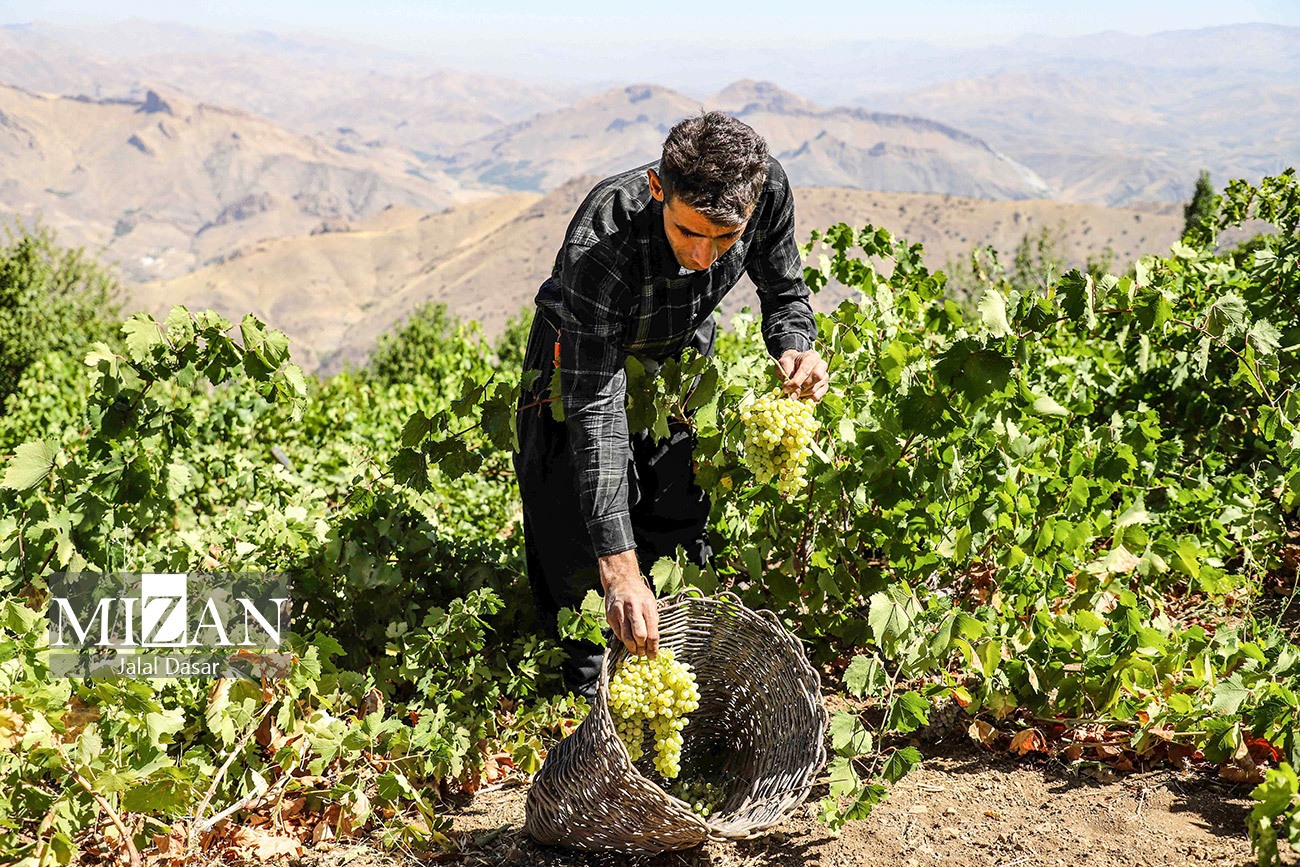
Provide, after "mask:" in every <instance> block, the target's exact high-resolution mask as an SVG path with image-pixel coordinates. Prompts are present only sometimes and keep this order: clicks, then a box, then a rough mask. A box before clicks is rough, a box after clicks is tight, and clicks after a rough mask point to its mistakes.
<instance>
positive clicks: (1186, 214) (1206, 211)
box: [1183, 169, 1217, 245]
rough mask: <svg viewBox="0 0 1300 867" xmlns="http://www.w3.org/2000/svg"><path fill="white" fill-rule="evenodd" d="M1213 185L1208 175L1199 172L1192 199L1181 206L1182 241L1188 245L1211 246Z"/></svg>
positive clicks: (1214, 208)
mask: <svg viewBox="0 0 1300 867" xmlns="http://www.w3.org/2000/svg"><path fill="white" fill-rule="evenodd" d="M1216 209H1217V205H1216V204H1215V195H1214V185H1213V184H1212V183H1210V173H1209V172H1207V171H1205V170H1204V169H1202V170H1201V173H1200V174H1199V175H1197V176H1196V187H1195V188H1194V189H1193V190H1192V198H1191V199H1190V200H1189V201H1188V202H1187V204H1186V205H1184V206H1183V241H1184V242H1185V243H1188V244H1193V245H1196V244H1200V245H1205V244H1213V243H1214V238H1215V234H1216V233H1215V232H1214V218H1215V212H1216Z"/></svg>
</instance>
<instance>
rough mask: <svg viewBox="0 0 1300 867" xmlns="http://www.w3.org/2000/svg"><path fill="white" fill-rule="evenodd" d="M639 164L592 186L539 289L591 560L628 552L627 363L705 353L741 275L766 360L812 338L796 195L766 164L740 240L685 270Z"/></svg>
mask: <svg viewBox="0 0 1300 867" xmlns="http://www.w3.org/2000/svg"><path fill="white" fill-rule="evenodd" d="M648 168H654V169H655V170H656V171H658V168H659V163H658V161H655V162H652V163H647V164H646V165H643V166H638V167H637V168H635V169H631V170H630V171H626V172H623V173H622V174H618V175H614V176H613V177H610V178H606V179H605V180H603V181H601V182H600V183H599V184H597V185H596V186H595V187H594V188H593V189H592V190H591V192H590V193H588V194H587V197H586V199H584V200H583V202H582V205H581V206H579V208H578V210H577V213H575V214H574V216H573V219H572V220H571V221H570V223H569V227H568V230H567V231H566V233H565V238H564V244H563V246H562V247H561V248H560V251H559V253H558V255H557V256H556V258H555V267H554V269H553V271H552V273H551V278H550V279H549V280H547V281H546V282H545V283H543V284H542V287H541V289H540V290H539V291H538V293H537V303H538V305H539V306H540V307H541V312H542V314H543V315H546V316H547V318H548V319H549V320H550V321H551V322H552V324H553V325H556V327H558V328H559V329H560V341H559V343H560V367H559V370H560V386H561V392H562V404H563V407H564V415H565V424H566V425H568V431H569V441H570V445H571V449H572V454H573V466H574V470H575V472H576V474H577V480H576V484H577V487H578V499H579V503H580V505H581V508H582V512H583V518H584V519H585V520H586V522H587V529H588V531H589V533H590V536H591V541H592V545H593V546H594V548H595V552H596V555H597V556H605V555H607V554H615V553H618V552H620V551H626V550H630V549H632V548H635V547H636V542H635V541H634V539H633V535H632V521H631V518H630V517H629V514H628V474H627V462H628V456H629V449H630V446H629V433H628V424H627V412H626V406H625V402H624V401H625V396H626V388H627V377H626V374H625V372H624V361H625V359H626V358H627V355H628V354H629V353H633V354H636V355H637V356H638V357H639V358H643V359H648V360H650V361H655V362H659V361H663V360H664V359H666V358H669V357H676V356H680V354H681V353H682V351H683V350H684V349H685V348H686V347H688V346H691V345H695V346H696V348H697V349H701V350H702V351H708V350H709V349H711V346H712V336H713V327H714V325H713V317H712V314H713V311H714V310H715V309H716V308H717V306H718V303H719V302H720V301H721V300H722V298H723V296H725V295H726V294H727V292H728V291H729V290H730V289H731V287H732V286H734V285H735V284H736V282H737V281H738V280H739V279H740V277H741V274H742V273H747V274H749V277H750V279H751V280H753V281H754V285H755V286H756V287H757V289H758V297H759V307H760V313H761V314H762V333H763V341H764V343H765V344H766V346H767V350H768V352H769V353H771V354H772V356H773V357H779V356H780V355H781V354H782V353H783V352H785V351H786V350H789V349H796V350H800V351H803V350H807V349H810V348H811V347H812V344H813V339H814V337H815V336H816V333H817V332H816V325H815V323H814V320H813V313H812V307H811V306H810V305H809V303H808V297H809V292H808V288H807V286H805V285H804V282H803V263H802V261H801V260H800V257H799V249H798V245H797V244H796V242H795V237H794V196H793V194H792V193H791V190H790V182H789V180H788V179H787V178H786V174H785V170H784V169H783V168H782V167H781V164H780V163H779V162H777V160H776V159H775V158H774V157H773V158H771V159H770V160H769V163H768V177H767V182H766V184H765V185H764V187H763V192H762V195H761V197H760V198H759V201H758V203H757V205H756V206H755V208H754V212H753V214H752V215H751V217H750V219H749V221H748V223H747V224H746V226H745V230H744V232H743V233H742V235H741V237H740V239H739V240H737V241H736V242H735V244H733V245H732V246H731V248H730V249H729V250H727V252H726V253H724V254H723V255H722V256H721V257H720V258H719V259H718V260H717V261H716V262H714V263H713V265H712V266H710V267H709V268H707V269H705V270H703V271H684V269H682V268H681V266H680V265H679V264H678V262H677V259H676V257H675V256H674V255H673V252H672V248H671V247H670V246H669V243H668V237H667V235H666V234H665V233H664V228H663V205H662V203H660V202H658V201H656V200H655V199H654V197H653V196H651V195H650V186H649V181H648V179H647V177H646V169H648Z"/></svg>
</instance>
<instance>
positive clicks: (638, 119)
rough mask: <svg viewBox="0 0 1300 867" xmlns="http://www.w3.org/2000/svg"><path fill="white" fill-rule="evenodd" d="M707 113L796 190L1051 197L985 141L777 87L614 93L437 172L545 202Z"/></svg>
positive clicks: (492, 142) (484, 144) (518, 126)
mask: <svg viewBox="0 0 1300 867" xmlns="http://www.w3.org/2000/svg"><path fill="white" fill-rule="evenodd" d="M701 107H703V108H719V109H722V110H725V111H728V112H729V113H731V114H734V115H735V116H737V117H739V118H741V119H743V120H744V121H745V122H746V123H749V124H750V125H751V126H753V127H754V129H756V130H758V132H759V133H760V134H761V135H763V137H764V138H766V139H767V142H768V146H769V147H770V148H771V150H772V152H773V153H774V154H776V155H777V156H778V158H779V159H781V161H782V164H783V165H785V167H786V169H787V171H788V172H789V173H790V179H791V181H792V182H793V183H794V184H796V185H801V186H811V185H822V186H842V187H849V188H856V189H872V190H882V191H898V192H931V193H934V192H937V193H952V194H954V195H967V196H980V197H986V198H1010V199H1024V198H1032V197H1041V196H1044V195H1046V194H1048V193H1049V192H1050V190H1049V188H1048V185H1047V184H1046V183H1044V182H1043V181H1042V179H1040V178H1039V177H1037V176H1036V175H1035V174H1034V172H1032V171H1031V170H1030V169H1028V168H1026V167H1025V166H1022V165H1019V164H1017V163H1015V162H1014V161H1013V160H1011V159H1009V158H1007V157H1005V156H1003V155H1002V154H999V153H997V152H996V151H994V150H993V149H992V148H990V147H989V146H988V145H987V144H985V143H984V142H983V141H981V140H979V139H978V138H976V137H974V136H972V135H969V134H967V133H963V132H961V131H959V130H956V129H953V128H951V127H948V126H944V125H943V124H939V123H935V122H933V121H929V120H925V119H923V118H917V117H906V116H902V115H895V114H882V113H878V112H868V111H865V110H862V109H852V108H831V109H822V108H818V107H817V106H816V105H814V104H813V103H811V102H809V101H808V100H806V99H803V98H801V97H799V96H797V95H795V94H792V93H789V92H787V91H784V90H782V89H780V88H778V87H777V86H776V85H774V84H772V83H770V82H756V81H748V80H746V81H739V82H735V83H733V84H732V85H730V86H729V87H727V88H726V89H724V90H723V91H721V92H720V93H718V94H716V95H714V96H713V97H712V98H710V99H708V100H705V101H704V103H703V105H701V103H700V102H698V101H696V100H693V99H691V98H690V97H687V96H685V95H683V94H680V93H678V92H676V91H673V90H669V89H668V88H664V87H659V86H657V85H650V84H646V85H632V86H629V87H623V88H617V89H614V90H611V91H608V92H606V93H602V94H599V95H597V96H594V97H591V98H589V99H586V100H583V101H581V102H579V103H577V104H576V105H573V106H569V107H567V108H562V109H559V110H557V111H552V112H546V113H543V114H539V115H536V116H534V117H531V118H529V119H527V120H524V121H519V122H517V123H513V124H510V125H509V126H506V127H504V128H503V129H501V130H498V131H496V132H493V133H491V134H489V135H487V136H484V137H483V138H480V139H476V140H475V141H471V142H468V143H467V144H465V145H463V146H462V147H460V148H458V149H456V150H455V151H453V152H452V153H451V154H450V155H449V156H447V157H440V158H437V159H435V160H434V164H435V165H437V166H438V167H439V168H440V169H442V170H445V171H446V172H447V173H448V174H450V175H452V176H453V177H457V178H460V179H463V180H465V181H467V182H470V183H475V184H500V185H504V186H506V187H509V188H510V189H514V190H521V191H533V192H544V191H547V190H550V189H553V188H555V187H556V186H558V185H560V184H562V183H564V182H565V181H567V180H568V179H570V178H572V177H574V176H575V175H580V174H583V173H586V172H590V173H598V174H613V173H614V172H617V171H619V170H620V169H621V168H623V167H626V166H629V165H636V164H638V163H642V162H647V161H649V160H652V159H654V158H655V157H656V156H657V155H658V153H659V150H660V148H661V147H662V145H663V140H664V136H665V135H667V133H668V130H669V128H670V127H671V126H672V125H673V124H674V123H676V122H677V121H678V120H680V119H682V118H683V117H686V116H688V115H691V114H696V113H698V112H699V111H700V109H701Z"/></svg>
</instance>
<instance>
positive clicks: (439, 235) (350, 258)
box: [131, 177, 1182, 372]
mask: <svg viewBox="0 0 1300 867" xmlns="http://www.w3.org/2000/svg"><path fill="white" fill-rule="evenodd" d="M596 180H597V178H594V177H587V178H581V179H577V180H574V181H571V182H569V183H567V184H564V185H562V186H560V187H559V188H557V189H555V190H554V191H552V192H551V193H549V194H547V195H545V196H540V195H537V194H534V193H518V194H513V195H508V196H501V197H496V198H492V199H485V200H481V201H476V202H472V203H469V204H465V205H459V206H457V207H455V208H452V209H450V210H448V211H446V212H443V213H437V214H429V213H424V212H421V211H419V210H418V209H414V208H401V207H394V208H389V209H387V210H385V211H383V212H381V213H379V214H377V215H375V216H373V217H371V218H368V219H367V220H365V221H363V222H359V223H357V224H356V225H355V226H354V227H353V229H352V230H351V231H340V232H328V233H323V234H317V235H313V236H309V237H297V238H281V239H276V240H271V241H263V242H260V243H258V244H256V245H253V246H251V247H250V248H248V249H246V250H243V251H240V252H239V253H238V254H236V255H233V256H231V257H230V258H228V259H227V260H226V261H224V262H222V263H220V264H217V265H213V266H210V267H207V268H204V269H202V270H199V271H197V272H195V273H193V274H189V275H187V276H184V277H180V278H177V279H173V280H167V281H158V282H153V283H148V284H145V285H141V286H137V287H135V288H134V289H133V290H132V298H131V304H132V306H133V307H135V308H138V309H144V310H151V311H153V312H155V313H164V312H165V311H166V310H167V309H168V308H169V306H170V305H171V304H173V303H184V304H188V305H190V306H191V307H205V306H215V307H216V308H217V309H219V310H222V311H226V312H230V313H232V314H233V313H241V314H242V313H243V312H247V311H252V312H254V313H257V314H258V315H261V316H264V317H266V318H268V319H270V320H271V321H274V322H275V323H276V324H277V325H278V326H279V327H281V328H283V329H284V330H285V331H286V332H288V334H289V335H290V337H291V338H292V339H293V341H294V342H293V345H294V352H295V359H296V360H297V361H298V362H299V363H300V364H303V365H304V366H306V367H307V368H309V369H319V370H323V371H327V372H328V371H333V370H337V369H338V368H339V367H340V366H342V365H343V364H344V363H345V362H354V363H359V362H361V361H362V360H363V359H364V358H366V357H367V355H368V354H369V351H370V349H371V347H372V346H373V345H374V342H375V340H376V339H377V338H378V336H379V335H380V334H382V333H383V332H385V331H388V330H389V329H391V328H392V326H393V325H394V323H396V322H398V321H399V320H400V319H401V318H402V317H404V316H405V315H406V314H407V313H408V312H409V311H411V310H412V309H414V308H415V307H416V306H417V305H419V304H421V303H423V302H425V301H431V300H434V301H442V302H444V303H446V304H447V305H448V306H449V307H450V308H451V309H452V310H453V311H455V312H456V313H457V314H459V315H460V316H462V317H466V318H472V319H477V320H479V321H481V322H483V323H484V325H485V328H486V329H487V331H488V332H489V333H495V332H497V331H499V329H500V328H501V326H502V324H503V323H504V322H505V320H506V318H507V317H508V316H510V315H511V314H513V313H515V312H516V311H517V310H519V308H520V307H521V306H522V305H524V304H526V303H527V302H528V301H530V300H531V298H532V297H533V295H534V294H535V293H536V291H537V287H538V285H539V284H540V283H541V282H542V280H543V279H545V277H546V275H547V274H548V273H549V272H550V269H551V265H552V262H553V261H554V257H555V252H556V249H557V248H558V245H559V243H560V240H561V239H562V237H563V233H564V229H565V226H566V225H567V224H568V221H569V219H570V218H571V217H572V215H573V210H574V208H576V207H577V205H578V203H579V202H580V201H581V199H582V197H583V196H584V195H585V194H586V192H587V190H588V189H589V188H590V187H591V185H592V184H593V183H595V181H596ZM795 197H796V208H795V213H796V224H797V232H798V234H799V237H801V238H806V237H807V235H808V233H809V232H810V231H811V229H813V228H814V227H825V226H827V225H830V224H832V223H836V222H839V221H845V222H848V223H850V224H852V225H859V226H860V225H863V224H866V223H872V224H875V225H882V226H885V227H887V228H889V229H890V230H891V231H895V232H897V233H900V234H902V235H903V236H904V237H907V238H908V239H909V240H912V241H920V242H923V243H924V244H925V247H926V253H927V257H928V259H929V262H930V263H931V265H932V266H935V267H939V266H942V265H944V263H945V262H947V261H948V260H949V259H952V258H955V257H959V256H963V255H965V254H966V253H967V252H969V251H970V249H971V247H973V246H975V245H977V244H993V245H994V246H995V247H996V248H997V249H999V250H1001V251H1002V252H1003V253H1004V254H1006V255H1007V256H1009V255H1010V253H1011V251H1012V250H1013V249H1014V248H1015V245H1016V243H1017V242H1018V241H1019V240H1020V238H1021V237H1022V236H1023V235H1024V234H1025V233H1026V232H1036V231H1038V230H1039V229H1041V228H1043V227H1048V228H1050V229H1052V230H1053V231H1059V232H1060V233H1061V237H1062V246H1063V252H1064V253H1065V254H1066V255H1068V256H1069V257H1070V258H1071V259H1072V260H1073V261H1074V262H1075V263H1077V264H1082V263H1083V261H1084V260H1085V259H1086V257H1087V256H1088V255H1090V254H1092V253H1095V252H1097V251H1100V250H1102V249H1103V248H1105V247H1110V248H1112V249H1113V250H1114V251H1115V253H1116V261H1117V263H1120V264H1122V263H1125V262H1127V261H1130V260H1132V259H1135V258H1137V257H1138V256H1139V255H1141V254H1143V253H1146V252H1161V251H1164V250H1167V249H1168V246H1169V244H1171V243H1172V242H1173V241H1175V240H1177V238H1178V235H1179V232H1180V231H1181V229H1182V215H1181V213H1176V211H1177V208H1176V207H1174V208H1166V209H1164V210H1163V211H1154V210H1150V209H1147V210H1134V209H1110V208H1105V207H1102V206H1099V205H1076V204H1069V203H1064V202H1052V201H1017V202H1009V201H990V200H984V199H969V198H959V197H955V196H938V195H925V194H902V193H876V192H865V191H858V190H833V189H832V190H827V189H798V190H796V194H795ZM843 297H844V296H843V293H842V292H838V293H837V292H836V291H834V290H829V289H828V290H826V291H823V292H822V293H819V294H818V295H817V296H816V297H815V299H814V306H815V307H817V309H819V310H829V309H831V308H832V307H834V306H835V304H837V303H838V302H839V301H840V300H841V299H842V298H843ZM746 304H748V305H750V306H752V307H753V308H754V309H757V306H758V305H757V303H756V297H755V296H754V294H753V287H752V284H750V283H749V281H748V279H745V280H742V281H741V283H740V284H739V285H738V286H737V287H736V288H735V289H733V290H732V292H731V294H730V295H729V296H728V297H727V299H726V302H725V304H724V311H725V313H726V314H728V315H729V314H730V313H732V312H734V311H736V310H738V309H739V308H741V307H742V306H744V305H746Z"/></svg>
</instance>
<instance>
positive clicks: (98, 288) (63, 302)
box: [0, 222, 120, 415]
mask: <svg viewBox="0 0 1300 867" xmlns="http://www.w3.org/2000/svg"><path fill="white" fill-rule="evenodd" d="M7 232H8V243H7V244H6V245H5V246H0V410H3V409H4V406H5V403H6V402H7V401H8V400H9V398H10V396H11V395H12V394H13V393H14V392H16V391H19V390H20V388H21V383H22V382H23V378H24V375H25V374H26V373H27V371H28V368H30V367H31V366H32V365H33V364H35V363H37V362H38V361H40V360H41V359H43V358H46V357H47V356H49V355H51V354H54V355H58V354H64V355H67V354H75V353H77V352H80V351H81V350H82V349H84V348H85V347H87V346H89V345H90V344H91V343H93V342H95V341H97V340H106V339H108V336H109V334H110V333H111V331H112V330H113V329H114V327H115V326H114V325H113V323H114V322H115V320H116V317H117V308H118V302H117V295H118V294H119V292H120V288H119V287H118V284H117V281H116V280H115V279H114V278H113V277H112V276H111V275H110V274H109V273H108V271H107V270H106V269H105V268H104V267H103V266H101V265H99V264H98V263H97V262H95V261H94V260H92V259H88V258H86V256H85V253H84V251H83V250H81V249H80V248H76V249H65V248H62V247H60V246H58V244H57V243H56V239H55V235H54V233H53V232H52V231H51V230H50V229H49V228H47V227H45V226H43V225H41V224H39V223H38V224H36V225H35V226H34V227H33V228H31V229H28V228H27V227H25V226H24V225H23V224H22V223H21V222H20V223H19V224H18V226H17V229H16V230H14V229H12V228H10V229H7ZM4 414H6V413H5V412H0V415H4Z"/></svg>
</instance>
